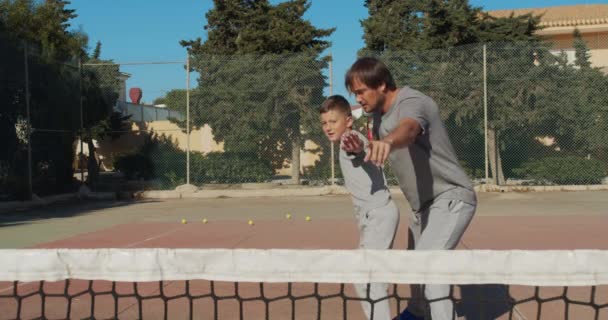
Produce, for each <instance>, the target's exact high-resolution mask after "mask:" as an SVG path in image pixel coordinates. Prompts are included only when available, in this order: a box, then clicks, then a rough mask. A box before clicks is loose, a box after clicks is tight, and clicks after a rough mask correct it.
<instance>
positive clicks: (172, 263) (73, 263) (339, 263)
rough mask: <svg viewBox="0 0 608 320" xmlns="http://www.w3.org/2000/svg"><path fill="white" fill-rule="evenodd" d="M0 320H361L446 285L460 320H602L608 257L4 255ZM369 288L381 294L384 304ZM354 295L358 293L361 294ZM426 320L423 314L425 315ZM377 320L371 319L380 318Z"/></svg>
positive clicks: (595, 253) (607, 312)
mask: <svg viewBox="0 0 608 320" xmlns="http://www.w3.org/2000/svg"><path fill="white" fill-rule="evenodd" d="M0 256H1V257H2V263H1V264H0V319H75V318H78V319H349V320H350V319H366V318H367V317H366V316H365V314H364V311H363V307H362V306H364V305H367V308H368V310H369V311H370V312H371V314H372V316H374V317H376V316H377V312H376V311H377V310H378V308H376V306H378V305H379V303H381V302H382V301H388V302H389V306H390V313H391V317H394V316H396V315H397V313H398V311H401V310H403V309H404V308H405V307H406V306H408V305H409V304H413V303H420V304H422V305H424V306H426V309H428V305H429V303H434V302H436V301H435V300H433V301H426V299H424V298H423V297H421V296H417V295H412V294H411V293H412V290H415V289H414V288H412V287H411V286H410V285H411V284H424V285H432V284H449V285H451V286H450V292H449V294H448V295H447V296H445V297H441V298H440V299H443V300H449V301H451V302H452V303H453V306H454V309H455V311H456V317H458V318H464V319H577V320H578V319H608V286H607V284H608V251H600V250H574V251H518V250H515V251H491V250H466V251H465V250H457V251H418V252H416V251H401V250H283V249H270V250H260V249H6V250H0ZM369 283H388V291H387V293H386V295H383V296H382V297H377V296H372V295H371V294H370V291H371V289H370V287H371V286H370V285H369ZM356 286H359V288H361V287H363V288H364V290H363V291H364V292H365V293H363V294H362V293H361V291H359V292H360V293H359V294H357V290H356ZM427 312H428V310H427ZM376 318H377V317H376Z"/></svg>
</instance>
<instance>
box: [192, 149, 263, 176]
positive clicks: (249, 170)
mask: <svg viewBox="0 0 608 320" xmlns="http://www.w3.org/2000/svg"><path fill="white" fill-rule="evenodd" d="M190 160H191V170H192V171H191V174H192V175H191V178H192V180H194V181H197V182H199V183H243V182H264V181H268V180H270V179H271V178H272V177H273V176H274V169H273V168H272V164H271V163H270V161H264V160H263V159H259V158H258V157H257V156H256V155H255V154H252V153H238V152H211V153H208V154H207V155H204V156H203V155H201V154H198V155H197V156H194V157H192V156H191V157H190Z"/></svg>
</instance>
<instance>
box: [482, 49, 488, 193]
mask: <svg viewBox="0 0 608 320" xmlns="http://www.w3.org/2000/svg"><path fill="white" fill-rule="evenodd" d="M487 61H488V59H487V48H486V45H485V44H484V45H483V130H484V150H485V152H484V154H485V165H486V180H485V184H488V179H489V169H488V66H487Z"/></svg>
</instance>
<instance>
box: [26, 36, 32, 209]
mask: <svg viewBox="0 0 608 320" xmlns="http://www.w3.org/2000/svg"><path fill="white" fill-rule="evenodd" d="M23 57H24V60H25V63H24V67H25V113H26V117H27V128H26V130H27V192H28V198H29V200H32V198H33V195H34V188H33V186H32V121H31V119H30V66H29V63H28V52H27V42H23Z"/></svg>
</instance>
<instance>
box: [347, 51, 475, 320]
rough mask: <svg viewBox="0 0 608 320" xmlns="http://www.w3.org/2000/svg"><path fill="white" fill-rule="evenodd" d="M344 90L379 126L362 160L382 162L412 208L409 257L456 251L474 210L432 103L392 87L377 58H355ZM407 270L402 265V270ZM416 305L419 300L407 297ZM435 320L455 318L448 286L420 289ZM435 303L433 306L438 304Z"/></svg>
mask: <svg viewBox="0 0 608 320" xmlns="http://www.w3.org/2000/svg"><path fill="white" fill-rule="evenodd" d="M345 80H346V81H345V82H346V87H347V89H348V90H349V91H350V92H351V93H352V94H354V95H355V97H356V99H357V102H358V103H359V104H360V105H361V107H362V108H363V109H364V110H365V112H367V113H373V114H374V116H375V117H374V118H375V119H377V120H379V121H380V126H379V130H378V134H379V138H380V139H379V140H376V141H371V142H370V143H369V153H368V154H367V155H366V157H365V159H364V160H365V161H371V162H372V163H375V164H376V165H379V166H380V165H382V164H383V163H384V162H385V161H386V160H387V159H389V161H390V165H391V169H392V170H393V172H394V173H395V175H396V176H397V180H398V181H399V186H400V187H401V190H402V191H403V194H404V195H405V197H406V198H407V200H408V202H409V203H410V206H411V208H412V211H413V214H412V216H411V218H410V224H409V241H408V247H409V248H410V249H415V250H449V249H454V248H455V247H456V245H457V244H458V242H459V241H460V238H461V237H462V235H463V233H464V231H465V230H466V228H467V227H468V225H469V223H470V221H471V219H472V218H473V215H474V213H475V208H476V206H477V199H476V196H475V191H474V189H473V185H472V183H471V181H470V180H469V178H468V177H467V175H466V174H465V172H464V170H463V169H462V168H461V167H460V165H459V163H458V160H457V158H456V153H455V152H454V148H453V147H452V144H451V142H450V139H449V137H448V134H447V131H446V129H445V126H444V124H443V121H442V120H441V117H440V114H439V108H438V106H437V104H436V103H435V102H434V101H433V100H432V99H431V98H429V97H428V96H426V95H424V94H422V93H420V92H418V91H416V90H414V89H411V88H409V87H403V88H397V86H396V85H395V81H394V80H393V77H392V75H391V73H390V71H389V70H388V68H387V67H386V66H385V65H384V63H382V62H381V61H380V60H378V59H375V58H360V59H358V60H357V61H356V62H355V63H354V64H353V65H352V66H351V68H350V70H349V71H348V72H347V74H346V79H345ZM361 143H362V142H361V141H360V140H359V139H358V138H357V137H356V136H352V137H351V136H349V137H348V139H346V140H345V141H344V146H343V149H344V150H345V151H347V152H351V151H353V150H358V149H359V148H360V145H361ZM404 267H407V266H404ZM413 295H414V297H413V298H414V299H413V300H412V302H414V301H422V299H419V297H418V296H419V295H421V292H420V288H417V287H416V288H415V290H413ZM424 295H425V297H426V299H427V300H433V302H432V303H430V305H429V306H430V314H431V317H432V319H433V320H444V319H453V318H455V315H454V306H453V303H452V301H451V300H450V299H449V295H450V288H449V286H448V285H426V286H425V288H424ZM436 299H438V300H436ZM424 314H425V308H424V304H422V303H410V305H409V306H408V307H407V308H406V310H404V312H403V313H402V314H401V315H400V316H399V317H398V319H423V317H424Z"/></svg>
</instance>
